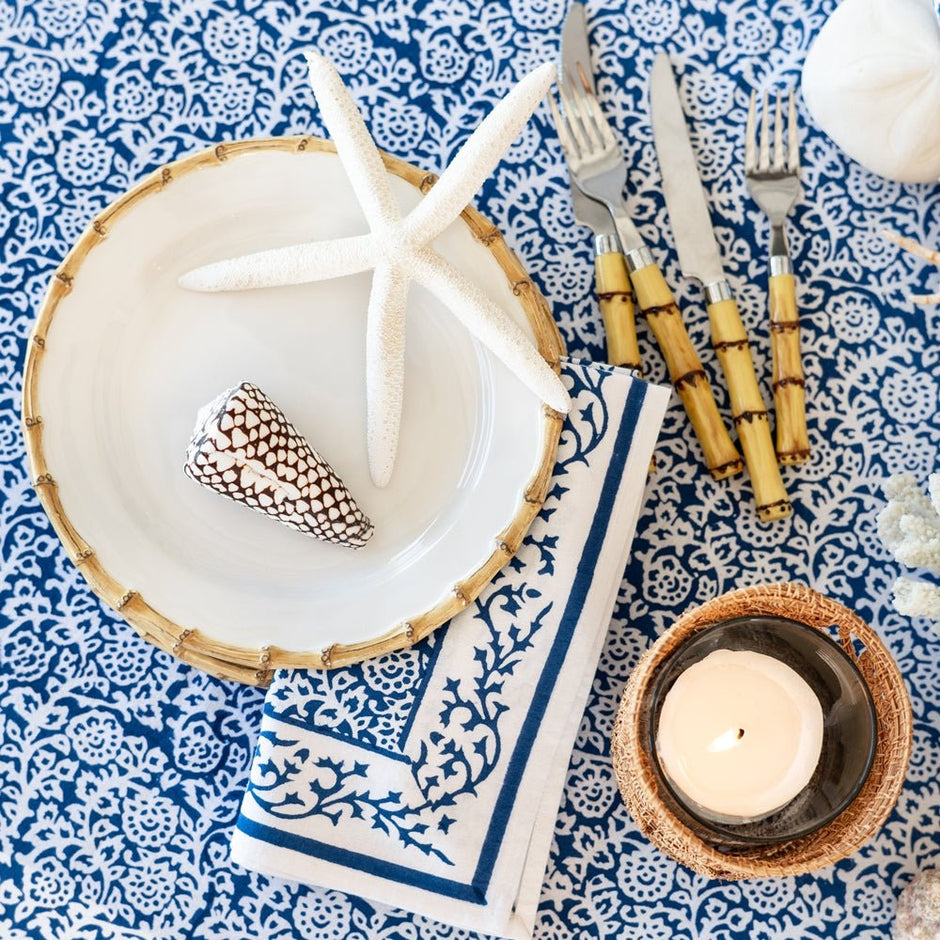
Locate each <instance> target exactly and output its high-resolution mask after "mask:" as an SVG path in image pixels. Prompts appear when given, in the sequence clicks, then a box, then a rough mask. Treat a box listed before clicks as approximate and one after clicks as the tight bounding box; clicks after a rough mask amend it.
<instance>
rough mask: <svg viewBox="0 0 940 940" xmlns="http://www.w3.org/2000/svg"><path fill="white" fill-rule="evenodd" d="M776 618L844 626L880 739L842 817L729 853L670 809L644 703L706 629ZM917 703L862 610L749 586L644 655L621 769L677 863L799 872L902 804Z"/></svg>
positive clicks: (622, 720) (639, 812)
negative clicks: (662, 671)
mask: <svg viewBox="0 0 940 940" xmlns="http://www.w3.org/2000/svg"><path fill="white" fill-rule="evenodd" d="M760 614H763V615H770V616H778V617H786V618H788V619H790V620H796V621H798V622H800V623H803V624H806V625H808V626H812V627H815V628H816V629H818V630H823V631H826V630H828V628H830V627H833V626H834V627H836V628H837V630H838V639H839V643H840V645H841V646H842V648H843V650H845V652H846V653H847V654H848V655H849V656H850V657H851V658H852V660H853V661H854V662H855V663H856V665H857V666H858V668H859V670H860V671H861V673H862V675H863V676H864V678H865V681H866V682H867V683H868V686H869V689H870V690H871V693H872V698H873V700H874V704H875V713H876V716H877V730H878V741H877V745H876V749H875V758H874V764H873V765H872V769H871V773H870V774H869V776H868V779H867V780H866V782H865V784H864V786H863V787H862V790H861V792H860V793H859V795H858V796H857V797H856V798H855V800H853V801H852V803H851V804H849V806H848V807H847V808H846V809H845V810H844V811H843V812H842V813H841V814H840V815H839V816H837V817H836V818H835V819H834V820H833V821H832V822H830V823H829V824H828V825H826V826H823V827H822V828H821V829H818V830H816V831H815V832H813V833H811V834H810V835H808V836H805V837H803V838H801V839H794V840H792V841H790V842H782V843H779V844H775V845H755V846H748V847H746V848H735V849H733V850H728V849H727V848H726V849H724V850H719V849H717V848H715V847H713V846H711V845H709V844H708V843H706V842H704V841H703V840H702V839H701V838H700V837H699V836H698V835H696V834H695V833H694V832H692V831H691V830H690V829H689V828H688V827H687V826H686V825H684V824H683V823H682V822H681V821H680V820H679V819H677V818H676V816H675V815H674V814H673V813H672V812H671V811H670V809H669V808H668V806H667V800H668V794H665V793H663V792H662V791H661V789H660V788H661V787H662V784H661V783H660V781H659V780H658V779H657V777H656V774H655V773H654V771H653V768H652V765H651V758H650V755H649V754H648V752H647V750H646V748H645V747H644V737H645V736H644V735H643V734H641V731H640V727H641V718H642V716H641V714H640V707H639V703H640V702H641V701H643V699H644V697H645V693H646V690H647V689H648V688H649V687H650V684H651V683H652V682H653V681H655V676H656V673H657V669H658V667H659V665H660V664H661V663H662V662H664V661H665V660H666V658H668V657H669V656H670V655H671V654H672V652H673V651H674V650H675V649H676V648H677V647H678V646H679V645H680V644H682V643H684V642H685V641H687V640H688V639H689V638H690V637H692V636H693V635H695V634H696V633H697V632H699V631H701V630H702V629H704V628H706V627H709V626H711V625H712V624H715V623H719V622H721V621H724V620H730V619H733V618H735V617H747V616H754V615H760ZM911 733H912V727H911V705H910V699H909V698H908V694H907V689H906V688H905V686H904V680H903V679H902V678H901V674H900V672H899V671H898V667H897V665H896V664H895V662H894V660H893V659H892V658H891V655H890V653H889V652H888V650H887V649H886V648H885V646H884V644H883V643H882V642H881V640H880V639H879V638H878V636H877V635H876V634H875V632H874V631H873V630H872V629H871V627H869V626H868V624H866V623H865V622H864V621H863V620H862V619H861V618H860V617H858V616H857V615H856V614H854V613H853V612H852V611H850V610H849V609H848V608H846V607H843V606H842V604H838V603H836V602H835V601H833V600H830V599H829V598H827V597H824V596H822V595H821V594H817V593H816V592H815V591H812V590H810V589H809V588H807V587H804V586H803V585H801V584H771V585H766V586H760V587H750V588H742V589H740V590H737V591H732V592H730V593H728V594H724V595H722V596H721V597H718V598H716V599H715V600H712V601H709V602H708V603H706V604H703V605H702V606H701V607H697V608H695V609H694V610H690V611H688V612H687V613H685V614H684V615H683V616H682V617H680V618H679V620H678V621H676V624H675V625H674V626H673V627H672V629H671V630H669V631H668V632H667V633H666V634H664V635H663V636H662V637H660V639H659V640H657V642H656V643H654V644H653V646H652V647H651V648H650V649H649V650H648V651H647V652H646V653H645V654H644V655H643V657H642V659H641V660H640V662H639V663H638V664H637V667H636V668H635V669H634V670H633V673H632V674H631V676H630V680H629V682H628V683H627V688H626V690H625V691H624V694H623V699H622V700H621V702H620V708H619V711H618V713H617V720H616V723H615V725H614V730H613V736H612V741H611V752H612V756H613V762H614V771H615V773H616V775H617V782H618V784H619V786H620V793H621V794H622V796H623V799H624V802H625V803H626V804H627V809H628V810H629V811H630V814H631V815H632V816H633V818H634V820H635V821H636V823H637V825H638V826H639V827H640V829H641V831H642V832H643V833H644V834H645V835H646V836H647V837H648V838H649V840H650V841H651V842H652V843H653V844H654V845H657V846H658V847H659V848H660V849H662V850H663V851H664V852H665V853H666V854H667V855H670V856H671V857H672V858H674V859H676V861H678V862H681V863H682V864H683V865H686V866H687V867H689V868H691V869H692V870H693V871H696V872H698V873H699V874H702V875H706V876H708V877H711V878H724V879H729V880H738V879H741V878H766V877H773V876H784V875H798V874H803V873H805V872H809V871H815V870H816V869H818V868H822V867H824V866H826V865H831V864H832V863H833V862H836V861H838V860H839V859H841V858H845V857H846V856H848V855H851V854H852V853H853V852H855V851H856V850H857V849H859V848H860V847H861V846H862V845H863V844H864V843H865V842H866V841H867V840H868V839H869V838H870V837H871V836H872V835H874V834H875V833H876V832H877V831H878V829H879V828H880V827H881V825H882V824H883V823H884V821H885V820H886V819H887V817H888V815H889V814H890V812H891V810H892V809H893V808H894V805H895V803H896V802H897V799H898V795H899V794H900V792H901V787H902V786H903V784H904V778H905V776H906V774H907V766H908V761H909V759H910V754H911Z"/></svg>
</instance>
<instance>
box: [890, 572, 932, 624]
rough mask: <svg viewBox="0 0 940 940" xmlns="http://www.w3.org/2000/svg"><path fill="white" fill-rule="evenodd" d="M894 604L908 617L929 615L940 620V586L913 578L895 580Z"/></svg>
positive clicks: (899, 611)
mask: <svg viewBox="0 0 940 940" xmlns="http://www.w3.org/2000/svg"><path fill="white" fill-rule="evenodd" d="M894 606H895V608H896V609H897V611H898V613H899V614H904V615H905V616H907V617H929V618H930V619H931V620H940V586H938V585H936V584H928V583H927V582H926V581H915V580H914V579H913V578H898V579H897V581H895V582H894Z"/></svg>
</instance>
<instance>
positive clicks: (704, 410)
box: [630, 264, 744, 480]
mask: <svg viewBox="0 0 940 940" xmlns="http://www.w3.org/2000/svg"><path fill="white" fill-rule="evenodd" d="M630 278H631V281H632V282H633V289H634V290H635V291H636V298H637V305H638V306H639V308H640V310H642V311H643V315H644V316H645V317H646V322H647V323H648V324H649V326H650V330H652V332H653V335H654V336H655V337H656V342H657V343H658V344H659V348H660V350H661V351H662V354H663V357H664V358H665V360H666V366H667V367H668V369H669V378H670V381H671V382H672V385H673V388H675V390H676V394H677V395H678V396H679V398H680V400H681V401H682V404H683V406H684V407H685V410H686V412H687V413H688V415H689V420H690V421H691V422H692V427H693V428H694V429H695V434H696V437H698V440H699V443H700V444H701V445H702V450H703V451H704V453H705V466H706V467H708V470H709V472H710V473H711V475H712V476H713V477H714V478H715V479H716V480H723V479H724V478H725V477H730V476H734V475H735V474H736V473H740V472H741V471H742V470H743V469H744V465H743V463H742V462H741V457H740V455H739V454H738V451H737V449H736V448H735V446H734V444H733V443H732V442H731V437H730V436H729V435H728V431H727V429H726V428H725V424H724V422H723V421H722V420H721V415H720V414H719V413H718V406H717V405H716V404H715V399H714V396H713V395H712V390H711V386H710V385H709V383H708V376H707V375H706V373H705V370H704V368H702V363H701V360H700V359H699V357H698V354H697V353H696V352H695V347H693V345H692V340H691V339H690V338H689V334H688V331H687V330H686V328H685V324H684V323H683V322H682V316H681V315H680V313H679V308H678V306H677V305H676V301H675V298H674V297H673V295H672V291H671V290H670V289H669V286H668V285H667V284H666V281H665V279H664V278H663V275H662V272H661V271H660V270H659V268H658V267H657V266H656V265H655V264H647V265H645V266H643V267H640V268H638V269H637V270H635V271H633V273H632V274H631V276H630Z"/></svg>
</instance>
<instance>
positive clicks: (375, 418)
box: [366, 263, 410, 486]
mask: <svg viewBox="0 0 940 940" xmlns="http://www.w3.org/2000/svg"><path fill="white" fill-rule="evenodd" d="M409 284H410V280H409V278H408V277H407V275H406V274H405V272H403V271H402V270H401V268H399V267H396V266H394V265H391V264H385V263H383V264H379V265H378V266H377V267H376V269H375V274H374V275H373V277H372V294H371V295H370V297H369V313H368V321H367V326H366V402H367V405H366V424H367V440H368V450H369V474H370V475H371V477H372V482H373V483H374V484H375V485H376V486H386V485H387V484H388V481H389V480H390V479H391V476H392V469H393V467H394V465H395V455H396V453H397V451H398V432H399V429H400V427H401V410H402V400H403V398H404V389H405V309H406V303H407V300H408V286H409Z"/></svg>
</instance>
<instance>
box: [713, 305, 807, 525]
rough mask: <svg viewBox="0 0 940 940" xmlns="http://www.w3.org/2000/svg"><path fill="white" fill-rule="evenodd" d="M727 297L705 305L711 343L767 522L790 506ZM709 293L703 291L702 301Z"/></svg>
mask: <svg viewBox="0 0 940 940" xmlns="http://www.w3.org/2000/svg"><path fill="white" fill-rule="evenodd" d="M726 293H727V294H728V295H729V296H726V297H721V298H720V299H709V302H708V321H709V324H710V326H711V332H712V344H713V345H714V347H715V352H716V354H717V355H718V361H719V362H720V363H721V368H722V371H723V372H724V375H725V381H726V382H727V383H728V394H729V396H730V398H731V417H732V420H733V421H734V426H735V428H736V429H737V432H738V440H739V441H740V443H741V449H742V450H743V451H744V460H745V463H746V464H747V469H748V474H749V475H750V478H751V485H752V486H753V488H754V502H755V503H756V505H757V517H758V518H759V519H761V520H762V521H764V522H769V521H770V520H772V519H782V518H783V517H784V516H788V515H790V513H791V512H792V511H793V507H792V505H791V504H790V500H789V498H788V497H787V492H786V489H785V488H784V485H783V480H782V479H781V477H780V469H779V467H778V465H777V459H776V455H775V453H774V443H773V438H772V437H771V434H770V417H769V415H768V414H767V406H766V405H765V404H764V398H763V396H762V395H761V391H760V386H759V385H758V384H757V375H756V373H755V371H754V360H753V358H752V357H751V349H750V344H749V343H748V338H747V333H746V332H745V329H744V324H743V323H742V322H741V315H740V314H739V313H738V305H737V303H736V302H735V300H734V297H732V296H730V291H727V292H726ZM708 295H709V291H708V289H706V297H708ZM777 414H778V415H779V411H778V412H777Z"/></svg>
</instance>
